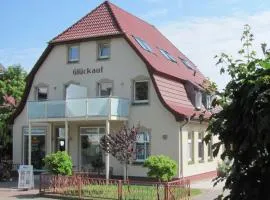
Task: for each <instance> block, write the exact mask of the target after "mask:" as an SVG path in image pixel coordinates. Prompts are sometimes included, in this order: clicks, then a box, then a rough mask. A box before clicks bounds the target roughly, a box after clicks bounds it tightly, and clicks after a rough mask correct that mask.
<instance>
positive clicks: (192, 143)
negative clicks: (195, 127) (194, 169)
mask: <svg viewBox="0 0 270 200" xmlns="http://www.w3.org/2000/svg"><path fill="white" fill-rule="evenodd" d="M189 134H191V138H189ZM187 141H188V151H190V147H189V144H191V150H192V151H191V152H188V155H190V154H191V158H190V157H188V164H194V131H189V132H188V140H187Z"/></svg>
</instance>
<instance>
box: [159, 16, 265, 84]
mask: <svg viewBox="0 0 270 200" xmlns="http://www.w3.org/2000/svg"><path fill="white" fill-rule="evenodd" d="M267 19H270V11H268V12H266V11H265V12H261V13H257V14H254V15H250V16H247V15H245V14H243V13H242V14H241V15H240V14H236V15H232V16H230V17H209V18H192V19H189V20H186V21H182V22H170V23H168V24H167V25H163V26H161V27H159V28H160V30H161V31H162V32H163V33H164V34H165V35H166V36H167V37H168V38H169V39H170V40H171V41H172V42H173V43H174V44H175V45H176V46H177V47H178V48H179V49H180V50H181V51H182V52H183V53H184V54H186V55H187V56H188V57H189V58H190V59H191V60H192V61H193V62H195V64H197V65H198V67H199V68H200V70H201V71H202V73H204V74H205V75H206V76H207V77H210V79H212V80H214V81H215V82H216V83H217V84H218V85H219V87H220V88H224V86H225V84H226V83H227V81H228V80H229V77H227V76H221V75H219V68H218V67H217V66H215V63H216V61H215V60H214V59H213V57H214V55H216V54H219V53H221V52H226V53H229V54H231V55H233V56H237V52H238V50H239V49H240V47H241V42H240V38H241V35H242V31H243V26H244V25H245V24H250V25H251V27H252V32H253V33H254V35H255V42H254V45H255V46H254V49H255V50H256V51H257V52H260V44H261V43H263V42H266V43H268V44H269V46H270V38H269V35H270V28H269V27H270V21H269V20H267Z"/></svg>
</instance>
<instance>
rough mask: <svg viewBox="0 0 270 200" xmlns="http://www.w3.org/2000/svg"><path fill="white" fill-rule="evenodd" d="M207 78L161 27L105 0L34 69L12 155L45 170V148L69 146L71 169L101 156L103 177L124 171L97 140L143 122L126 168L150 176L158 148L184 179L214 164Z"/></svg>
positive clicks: (18, 114) (50, 48) (87, 165)
mask: <svg viewBox="0 0 270 200" xmlns="http://www.w3.org/2000/svg"><path fill="white" fill-rule="evenodd" d="M204 80H205V77H204V75H203V74H202V73H201V72H200V71H199V69H198V67H197V66H196V65H194V64H193V63H192V62H191V61H190V60H189V59H188V58H187V57H186V56H185V55H184V54H183V53H181V52H180V51H179V50H178V49H177V48H176V47H175V46H174V45H173V44H172V43H171V42H170V41H169V40H168V39H167V38H166V37H165V36H163V35H162V34H161V33H160V32H159V31H158V29H157V28H155V27H154V26H153V25H151V24H149V23H147V22H145V21H143V20H141V19H139V18H138V17H136V16H134V15H132V14H130V13H128V12H126V11H125V10H123V9H121V8H119V7H117V6H116V5H114V4H112V3H110V2H109V1H105V2H104V3H102V4H101V5H99V6H98V7H97V8H95V9H94V10H93V11H91V12H90V13H88V14H87V15H85V16H84V17H83V18H82V19H80V20H79V21H78V22H76V23H75V24H73V25H72V26H71V27H69V28H68V29H66V30H65V31H64V32H62V33H61V34H59V35H58V36H56V37H55V38H53V39H52V40H51V41H50V42H49V44H48V46H47V48H46V49H45V51H44V52H43V54H42V55H41V57H40V58H39V59H38V61H37V62H36V64H35V66H34V67H33V69H32V71H31V72H30V74H29V76H28V78H27V87H26V90H25V92H24V95H23V98H22V101H21V104H20V105H19V107H18V109H17V110H16V112H15V115H14V119H13V120H14V122H13V135H14V137H13V160H14V163H24V164H27V163H31V164H33V166H34V168H35V169H36V170H41V169H42V166H43V163H42V158H43V157H44V156H45V155H46V154H48V153H51V152H56V151H58V150H62V151H63V150H65V151H67V152H68V153H69V154H70V155H71V156H72V159H73V164H74V169H75V170H87V169H91V168H92V164H91V163H92V162H93V161H95V160H96V159H97V158H99V156H103V159H104V160H105V162H106V175H107V177H108V173H109V169H110V168H109V167H111V168H112V169H113V172H112V173H113V175H122V174H123V169H122V166H121V165H120V164H119V163H118V162H117V161H116V160H115V159H114V158H113V157H111V156H109V155H102V154H101V153H100V149H99V139H100V137H101V136H102V135H104V134H108V133H110V131H111V130H114V131H117V130H120V129H121V127H123V126H128V127H133V126H138V125H139V127H140V131H139V133H138V141H137V143H136V155H135V156H134V157H135V162H134V163H133V165H132V166H131V167H130V169H129V176H140V177H144V176H146V172H147V170H146V169H145V168H143V167H142V163H143V161H144V160H145V159H146V158H147V157H148V156H149V155H156V154H164V155H167V156H169V157H171V158H172V159H174V160H176V161H177V163H178V165H179V169H178V174H177V176H178V177H182V176H185V177H187V176H193V175H199V174H205V173H210V172H213V171H215V170H216V165H217V161H216V160H215V159H213V155H212V151H211V144H209V145H208V146H206V145H205V144H204V143H203V141H202V139H203V137H204V135H205V134H206V128H207V123H206V122H203V123H201V122H200V120H199V116H200V114H201V113H202V112H203V113H204V114H205V116H206V117H209V116H210V114H211V113H210V111H209V109H210V100H211V98H210V96H209V95H207V94H206V93H205V91H204V88H203V86H202V84H203V81H204ZM215 140H216V138H213V141H215ZM29 152H31V153H29Z"/></svg>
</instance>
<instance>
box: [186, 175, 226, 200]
mask: <svg viewBox="0 0 270 200" xmlns="http://www.w3.org/2000/svg"><path fill="white" fill-rule="evenodd" d="M224 184H225V182H221V183H218V184H217V185H216V186H215V187H214V186H213V185H214V183H213V181H212V179H205V180H200V181H196V182H195V181H194V182H191V185H190V187H191V188H198V189H200V190H201V191H202V193H201V194H199V195H197V196H195V197H193V198H192V200H214V199H216V198H217V197H218V196H219V195H221V194H222V193H223V187H224ZM224 194H225V195H226V194H228V191H225V193H224Z"/></svg>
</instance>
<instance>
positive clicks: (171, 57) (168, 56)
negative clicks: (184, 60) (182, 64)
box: [159, 49, 177, 63]
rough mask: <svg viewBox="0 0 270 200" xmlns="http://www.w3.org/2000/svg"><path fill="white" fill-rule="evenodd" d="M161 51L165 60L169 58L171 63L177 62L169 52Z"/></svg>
mask: <svg viewBox="0 0 270 200" xmlns="http://www.w3.org/2000/svg"><path fill="white" fill-rule="evenodd" d="M159 51H160V52H161V53H162V55H163V56H164V57H165V58H167V59H168V60H170V61H172V62H175V63H176V62H177V61H176V60H175V58H174V57H173V56H172V55H171V54H169V52H168V51H166V50H164V49H159Z"/></svg>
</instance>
